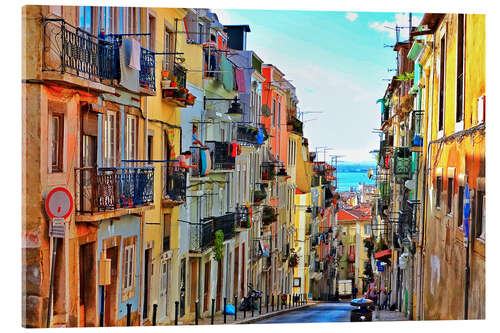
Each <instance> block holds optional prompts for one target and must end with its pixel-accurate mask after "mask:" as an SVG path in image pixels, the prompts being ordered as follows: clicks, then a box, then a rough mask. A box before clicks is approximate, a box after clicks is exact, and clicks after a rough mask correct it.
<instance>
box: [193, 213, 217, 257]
mask: <svg viewBox="0 0 500 333" xmlns="http://www.w3.org/2000/svg"><path fill="white" fill-rule="evenodd" d="M213 223H214V220H213V218H206V219H203V220H201V222H200V223H195V224H191V225H190V230H189V250H190V252H198V253H200V252H204V251H205V250H207V249H208V248H209V247H210V246H212V245H213V242H214V231H213Z"/></svg>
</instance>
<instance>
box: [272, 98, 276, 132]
mask: <svg viewBox="0 0 500 333" xmlns="http://www.w3.org/2000/svg"><path fill="white" fill-rule="evenodd" d="M275 117H276V101H275V100H274V99H273V114H272V115H271V120H272V125H273V127H274V126H276V119H275Z"/></svg>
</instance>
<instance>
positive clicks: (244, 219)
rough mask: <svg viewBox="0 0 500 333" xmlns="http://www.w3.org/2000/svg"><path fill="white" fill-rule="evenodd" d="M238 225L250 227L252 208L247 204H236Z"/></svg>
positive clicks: (239, 226)
mask: <svg viewBox="0 0 500 333" xmlns="http://www.w3.org/2000/svg"><path fill="white" fill-rule="evenodd" d="M235 214H236V216H235V219H236V227H238V228H250V226H251V224H252V222H251V221H250V210H249V209H248V208H247V207H246V206H239V205H238V206H236V213H235Z"/></svg>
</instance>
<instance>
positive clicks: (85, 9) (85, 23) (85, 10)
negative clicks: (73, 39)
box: [78, 6, 94, 33]
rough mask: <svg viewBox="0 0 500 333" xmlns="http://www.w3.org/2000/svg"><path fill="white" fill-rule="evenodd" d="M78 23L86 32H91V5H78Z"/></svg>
mask: <svg viewBox="0 0 500 333" xmlns="http://www.w3.org/2000/svg"><path fill="white" fill-rule="evenodd" d="M78 14H79V25H80V28H81V29H83V30H85V31H87V32H88V33H92V26H93V23H94V22H93V20H92V7H91V6H80V8H79V13H78Z"/></svg>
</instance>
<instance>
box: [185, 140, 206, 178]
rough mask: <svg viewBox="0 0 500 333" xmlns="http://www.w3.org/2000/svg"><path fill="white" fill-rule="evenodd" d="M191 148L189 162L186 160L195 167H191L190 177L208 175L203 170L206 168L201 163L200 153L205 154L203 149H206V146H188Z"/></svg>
mask: <svg viewBox="0 0 500 333" xmlns="http://www.w3.org/2000/svg"><path fill="white" fill-rule="evenodd" d="M190 149H191V158H190V160H191V162H188V164H190V165H195V166H197V168H191V169H189V170H190V173H191V177H205V176H207V175H208V172H207V171H206V170H205V169H206V168H205V167H204V165H202V162H201V154H205V151H206V150H208V148H203V147H195V146H193V147H190Z"/></svg>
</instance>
